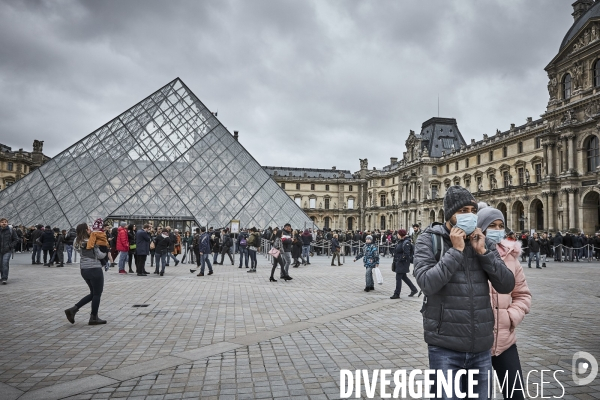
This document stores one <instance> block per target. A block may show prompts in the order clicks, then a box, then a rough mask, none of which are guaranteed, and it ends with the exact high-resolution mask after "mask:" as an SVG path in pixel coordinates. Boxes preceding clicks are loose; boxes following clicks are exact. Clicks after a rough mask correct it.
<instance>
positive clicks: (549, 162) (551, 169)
mask: <svg viewBox="0 0 600 400" xmlns="http://www.w3.org/2000/svg"><path fill="white" fill-rule="evenodd" d="M554 162H555V157H554V143H549V144H548V160H547V161H546V165H547V166H548V175H550V176H553V175H554V174H555V172H554Z"/></svg>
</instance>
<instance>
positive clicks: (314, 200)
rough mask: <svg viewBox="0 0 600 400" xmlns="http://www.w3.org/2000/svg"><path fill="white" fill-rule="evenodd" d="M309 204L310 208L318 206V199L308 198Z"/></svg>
mask: <svg viewBox="0 0 600 400" xmlns="http://www.w3.org/2000/svg"><path fill="white" fill-rule="evenodd" d="M308 205H309V207H310V208H317V199H308Z"/></svg>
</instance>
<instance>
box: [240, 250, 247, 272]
mask: <svg viewBox="0 0 600 400" xmlns="http://www.w3.org/2000/svg"><path fill="white" fill-rule="evenodd" d="M239 250H240V268H241V267H242V258H244V259H245V260H246V268H248V247H246V246H240V249H239Z"/></svg>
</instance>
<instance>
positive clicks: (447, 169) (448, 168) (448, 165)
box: [446, 164, 450, 173]
mask: <svg viewBox="0 0 600 400" xmlns="http://www.w3.org/2000/svg"><path fill="white" fill-rule="evenodd" d="M448 172H450V164H446V173H448Z"/></svg>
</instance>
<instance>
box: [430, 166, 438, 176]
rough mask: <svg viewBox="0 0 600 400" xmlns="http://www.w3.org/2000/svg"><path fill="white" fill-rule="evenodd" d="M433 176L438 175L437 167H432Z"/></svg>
mask: <svg viewBox="0 0 600 400" xmlns="http://www.w3.org/2000/svg"><path fill="white" fill-rule="evenodd" d="M431 175H437V167H431Z"/></svg>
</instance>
